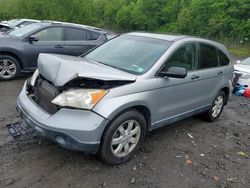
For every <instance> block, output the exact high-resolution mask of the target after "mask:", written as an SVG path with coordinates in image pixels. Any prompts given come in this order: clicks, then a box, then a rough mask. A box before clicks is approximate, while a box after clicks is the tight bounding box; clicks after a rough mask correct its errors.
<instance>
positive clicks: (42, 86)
mask: <svg viewBox="0 0 250 188" xmlns="http://www.w3.org/2000/svg"><path fill="white" fill-rule="evenodd" d="M58 94H59V90H58V89H57V88H56V87H54V86H53V85H52V84H50V83H49V82H47V81H46V80H43V79H39V80H37V82H36V84H35V86H34V88H33V99H34V101H35V102H36V103H37V104H38V105H39V106H40V107H41V108H42V109H44V110H45V111H47V112H48V113H50V114H54V113H56V112H57V111H58V110H59V107H58V106H57V105H55V104H53V103H51V101H52V100H53V99H54V98H55V97H56V96H57V95H58Z"/></svg>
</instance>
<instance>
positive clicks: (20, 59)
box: [0, 50, 24, 69]
mask: <svg viewBox="0 0 250 188" xmlns="http://www.w3.org/2000/svg"><path fill="white" fill-rule="evenodd" d="M0 55H9V56H12V57H14V58H15V59H16V60H17V61H18V63H19V65H20V68H21V69H23V68H24V63H23V60H22V58H21V57H20V56H19V55H17V54H16V53H14V52H11V51H5V50H4V51H0Z"/></svg>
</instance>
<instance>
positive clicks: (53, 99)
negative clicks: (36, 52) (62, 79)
mask: <svg viewBox="0 0 250 188" xmlns="http://www.w3.org/2000/svg"><path fill="white" fill-rule="evenodd" d="M34 76H35V77H34ZM34 76H33V77H32V78H30V79H28V80H27V84H26V91H27V95H28V96H29V97H30V98H31V99H32V100H33V101H34V102H35V103H36V104H37V105H38V106H40V107H41V108H42V109H43V110H45V111H46V112H48V113H49V114H55V113H56V112H57V111H59V110H60V109H61V108H62V107H67V108H77V109H89V110H91V109H92V108H93V107H94V106H95V105H96V104H97V103H98V102H99V100H101V98H103V97H104V96H105V95H106V94H107V93H108V91H109V90H110V89H112V88H116V87H119V86H122V85H126V84H130V83H132V82H133V81H124V80H122V81H120V80H109V81H106V80H101V79H93V78H83V77H77V78H74V79H72V80H70V81H68V82H67V83H66V84H65V85H63V86H57V87H56V86H54V84H53V83H52V82H51V81H49V80H47V79H46V78H44V77H43V76H42V75H41V74H39V73H38V71H36V72H35V73H34ZM76 92H77V93H76ZM70 100H71V101H70ZM84 100H85V101H87V102H85V103H86V104H83V103H82V101H84Z"/></svg>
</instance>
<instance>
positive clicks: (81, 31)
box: [0, 22, 109, 80]
mask: <svg viewBox="0 0 250 188" xmlns="http://www.w3.org/2000/svg"><path fill="white" fill-rule="evenodd" d="M107 35H109V33H107V32H105V31H102V30H101V29H98V28H95V27H91V26H85V25H78V24H71V23H62V22H41V23H35V24H30V25H28V26H25V27H22V28H20V29H18V30H14V31H12V32H10V33H4V34H3V35H2V36H0V79H1V80H9V79H12V78H14V77H15V76H16V75H18V74H19V73H20V71H21V70H22V71H32V70H34V69H35V68H36V66H37V58H38V55H39V53H55V54H66V55H74V56H79V55H81V54H83V53H85V52H87V51H88V50H90V49H92V48H93V47H96V46H98V45H100V44H102V43H104V42H106V41H107V40H108V39H107Z"/></svg>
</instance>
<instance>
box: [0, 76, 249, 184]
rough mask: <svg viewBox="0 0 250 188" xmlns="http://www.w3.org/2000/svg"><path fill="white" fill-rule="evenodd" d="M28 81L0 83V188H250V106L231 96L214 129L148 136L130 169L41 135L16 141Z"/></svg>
mask: <svg viewBox="0 0 250 188" xmlns="http://www.w3.org/2000/svg"><path fill="white" fill-rule="evenodd" d="M24 79H25V78H19V79H18V80H15V81H9V82H0V104H1V105H0V187H18V188H22V187H32V188H35V187H43V188H46V187H121V188H122V187H150V188H151V187H178V188H179V187H181V188H185V187H195V188H199V187H209V188H210V187H227V188H231V187H232V188H235V187H242V188H245V187H250V113H249V109H250V99H247V98H243V97H235V96H232V97H231V98H230V101H229V103H228V105H227V106H226V107H225V109H224V111H223V113H222V116H221V117H220V119H219V120H218V121H217V122H214V123H207V122H204V121H202V120H201V119H200V118H199V117H192V118H189V119H186V120H185V121H181V122H178V123H175V124H173V125H169V126H166V127H164V128H161V129H159V130H156V131H154V132H152V133H150V134H149V136H148V138H147V140H146V143H145V146H144V147H143V149H142V150H141V151H140V152H138V153H137V155H136V156H135V158H134V159H133V160H131V161H130V162H128V163H126V164H123V165H120V166H108V165H105V164H103V163H101V162H100V161H99V160H98V159H97V158H96V157H94V156H88V155H84V154H83V153H80V152H73V151H69V150H65V149H62V148H61V147H59V146H58V145H56V144H54V143H52V142H51V141H48V140H45V139H43V138H41V137H39V136H37V135H32V134H27V135H24V136H22V137H20V138H19V139H16V140H13V138H12V137H11V136H10V135H9V133H8V130H7V128H6V125H7V124H9V123H14V122H17V121H19V120H20V117H19V116H18V114H17V112H16V111H15V101H16V97H17V95H18V93H19V91H20V89H21V87H22V85H23V82H24Z"/></svg>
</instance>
